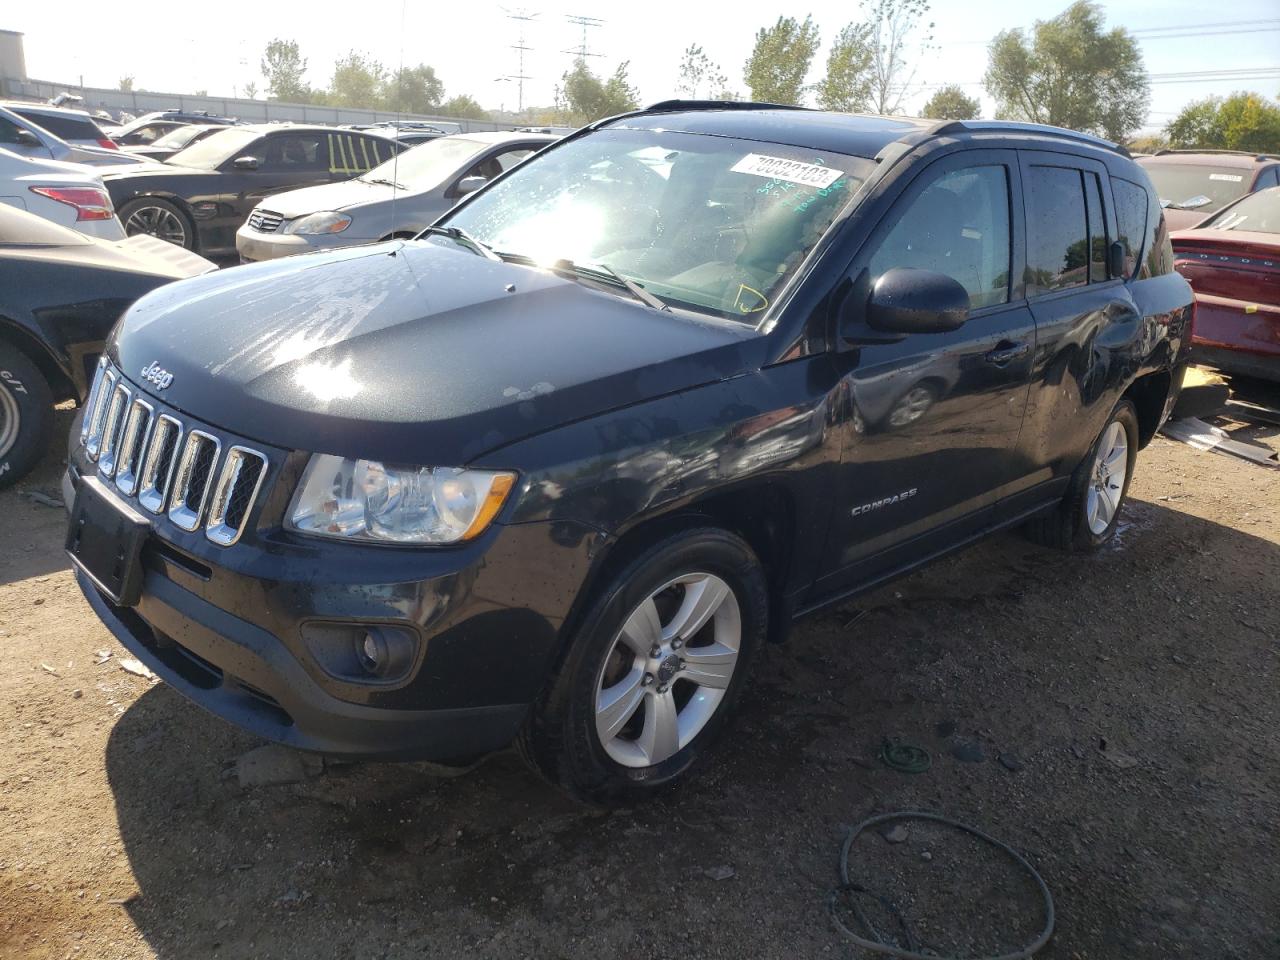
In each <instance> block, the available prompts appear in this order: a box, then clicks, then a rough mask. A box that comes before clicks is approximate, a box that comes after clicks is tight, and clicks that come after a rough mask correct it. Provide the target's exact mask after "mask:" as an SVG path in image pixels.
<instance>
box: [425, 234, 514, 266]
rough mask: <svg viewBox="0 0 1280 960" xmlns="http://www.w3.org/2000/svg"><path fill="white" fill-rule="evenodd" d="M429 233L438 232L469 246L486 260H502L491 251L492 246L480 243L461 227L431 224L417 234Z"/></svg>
mask: <svg viewBox="0 0 1280 960" xmlns="http://www.w3.org/2000/svg"><path fill="white" fill-rule="evenodd" d="M430 234H438V235H439V236H442V237H448V238H449V239H450V240H453V241H454V242H455V243H460V244H462V245H463V246H465V247H469V248H470V249H471V250H473V251H475V252H476V253H478V254H480V256H482V257H484V258H485V259H486V260H497V261H498V262H499V263H501V262H502V258H501V257H500V256H498V255H497V254H496V253H494V252H493V248H492V247H490V246H488V245H487V244H484V243H481V242H480V241H479V240H477V239H476V238H475V237H473V236H472V235H471V234H469V233H467V231H465V230H463V229H462V228H461V227H442V226H436V225H432V226H430V227H427V229H425V230H423V231H422V233H421V234H419V236H423V237H425V236H428V235H430Z"/></svg>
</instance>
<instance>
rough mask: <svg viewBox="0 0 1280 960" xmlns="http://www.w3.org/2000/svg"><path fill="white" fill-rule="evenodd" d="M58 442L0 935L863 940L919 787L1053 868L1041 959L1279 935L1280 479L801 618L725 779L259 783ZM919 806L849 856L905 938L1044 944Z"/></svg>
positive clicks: (17, 507) (985, 872)
mask: <svg viewBox="0 0 1280 960" xmlns="http://www.w3.org/2000/svg"><path fill="white" fill-rule="evenodd" d="M68 416H69V415H68V414H64V415H63V420H64V421H65V420H66V419H68ZM61 426H62V427H65V423H62V424H61ZM1248 432H1250V433H1252V435H1254V436H1255V437H1256V436H1261V437H1263V438H1264V439H1269V441H1270V442H1271V443H1272V444H1273V445H1275V444H1276V443H1277V441H1276V434H1277V431H1275V430H1270V431H1267V430H1258V429H1255V430H1252V431H1248ZM61 469H62V467H61V461H60V458H58V457H57V456H51V457H50V458H49V459H48V461H47V462H46V464H45V465H44V467H43V468H42V469H41V470H40V471H39V472H38V473H37V474H36V475H35V476H33V477H32V478H30V480H29V482H27V483H25V484H24V485H23V486H22V487H21V488H20V490H17V491H15V490H10V491H7V492H5V493H3V494H0V517H3V526H2V527H0V548H2V549H0V649H2V650H3V651H4V654H3V656H4V660H3V667H4V669H3V670H2V671H0V757H2V758H3V761H2V762H0V957H5V958H9V957H22V958H30V960H38V958H54V957H56V958H63V957H85V958H94V960H110V958H117V957H119V958H142V957H158V958H166V960H190V958H198V957H255V958H256V957H289V958H299V960H312V958H317V957H351V958H399V957H408V956H426V957H450V958H452V957H486V958H488V957H494V958H506V957H513V958H514V957H546V958H568V957H584V958H586V957H591V958H595V957H600V956H615V957H628V958H630V957H637V958H640V957H671V956H677V955H678V956H682V957H733V958H735V960H737V958H756V957H759V958H770V960H776V958H783V957H787V958H790V957H827V956H831V957H849V956H870V954H866V953H860V952H857V951H851V950H850V948H849V947H848V946H846V945H845V944H844V942H843V941H842V940H841V938H840V935H839V934H838V933H837V932H836V931H835V930H834V928H833V926H832V924H831V922H830V920H829V918H828V915H827V909H826V900H827V896H828V891H829V890H830V889H831V888H832V887H833V885H834V883H835V879H836V857H837V854H838V852H839V846H840V843H841V841H842V839H843V837H844V835H845V833H846V831H847V829H848V828H849V827H850V826H851V825H853V824H854V823H857V822H858V821H860V820H862V819H863V818H864V817H867V816H869V815H871V814H873V813H879V812H885V811H892V810H911V809H919V810H931V811H936V812H939V813H943V814H945V815H948V816H951V817H955V818H958V819H961V820H963V821H965V822H967V823H970V824H973V825H975V826H978V827H980V828H982V829H984V830H986V831H987V832H989V833H991V834H992V835H994V836H996V837H998V838H999V839H1001V840H1003V841H1005V842H1006V843H1008V844H1010V845H1011V846H1012V847H1014V848H1015V849H1016V850H1018V851H1019V852H1021V853H1023V854H1024V855H1025V856H1026V857H1027V858H1028V860H1029V861H1030V862H1031V863H1032V864H1033V865H1034V866H1035V867H1036V869H1038V870H1039V871H1040V873H1041V874H1042V875H1043V876H1044V879H1045V881H1046V882H1047V883H1048V886H1049V887H1050V889H1051V890H1052V892H1053V896H1054V898H1055V900H1056V905H1057V914H1058V916H1057V932H1056V934H1055V936H1054V938H1053V940H1052V942H1051V943H1050V944H1049V946H1048V947H1046V948H1045V950H1044V951H1043V952H1042V953H1041V954H1040V956H1042V957H1046V958H1064V960H1065V958H1072V960H1085V958H1104V960H1111V958H1115V960H1133V958H1153V960H1154V958H1159V960H1168V958H1181V957H1187V958H1191V957H1194V958H1207V957H1212V958H1223V960H1225V958H1275V957H1277V956H1280V868H1278V867H1277V863H1280V832H1278V831H1277V827H1276V825H1277V823H1280V738H1278V737H1277V735H1276V730H1277V729H1280V695H1278V694H1277V690H1276V681H1277V676H1278V671H1277V666H1278V665H1280V600H1278V597H1280V572H1278V571H1280V472H1277V471H1268V470H1266V469H1264V468H1260V467H1257V466H1254V465H1251V464H1248V463H1245V462H1243V461H1240V460H1235V459H1232V458H1229V457H1226V456H1221V455H1217V454H1210V453H1202V452H1197V451H1195V450H1192V449H1191V448H1189V447H1186V446H1182V445H1179V444H1175V443H1173V442H1171V441H1168V440H1164V439H1157V440H1156V441H1155V442H1154V443H1153V444H1152V446H1151V447H1150V448H1148V450H1147V451H1145V452H1144V453H1143V454H1142V455H1141V457H1140V459H1139V463H1138V472H1137V478H1136V480H1135V482H1134V486H1133V489H1132V492H1131V496H1132V500H1131V502H1130V504H1129V506H1128V508H1127V510H1126V512H1125V515H1124V528H1123V530H1122V532H1121V534H1120V536H1119V539H1118V542H1117V543H1116V544H1115V545H1113V546H1112V547H1110V548H1108V549H1107V550H1105V551H1103V552H1102V553H1100V554H1098V555H1096V556H1092V557H1087V558H1080V557H1070V556H1066V555H1063V554H1058V553H1054V552H1051V551H1047V550H1043V549H1040V548H1037V547H1034V546H1032V545H1030V544H1028V543H1026V542H1025V541H1023V540H1021V539H1019V538H1018V537H1017V536H1014V535H1009V536H1001V537H998V538H995V539H993V540H991V541H989V542H987V543H984V544H982V545H980V546H978V547H977V548H975V549H973V550H970V551H969V552H967V553H964V554H961V555H958V556H956V557H953V558H951V559H948V560H945V561H942V562H940V563H938V564H935V565H934V566H933V567H931V568H930V569H928V570H926V571H923V572H921V573H918V574H916V575H913V576H911V577H909V578H906V579H904V580H901V581H899V582H897V583H896V584H893V585H892V586H890V587H888V588H886V589H883V590H881V591H879V592H877V593H875V594H872V595H868V596H866V597H863V598H861V599H859V600H857V601H855V602H852V603H849V604H847V605H845V606H843V607H841V608H839V609H835V610H831V611H829V612H827V613H825V614H822V615H819V616H817V617H814V618H812V619H810V620H808V621H806V622H804V623H803V624H801V625H799V626H798V627H797V629H796V630H795V632H794V634H793V636H792V638H791V640H790V641H789V643H788V644H787V645H785V646H782V647H773V648H770V649H769V650H767V651H766V654H765V655H764V656H763V657H761V658H760V659H759V660H758V661H757V663H756V671H755V676H754V681H753V684H752V686H751V688H750V690H749V692H748V695H747V696H746V697H745V699H744V703H743V708H742V711H741V715H740V716H739V718H738V722H737V723H736V725H735V726H734V727H733V728H732V731H731V735H730V736H729V738H728V739H727V741H726V742H725V743H724V744H723V746H722V749H720V750H719V751H717V753H716V755H715V757H714V758H713V760H712V762H711V763H709V764H708V765H707V766H706V767H704V768H703V770H702V772H701V775H700V776H699V777H698V778H697V779H696V780H694V781H693V782H691V783H690V784H688V785H687V786H685V787H683V788H681V789H678V790H676V791H674V792H671V793H669V794H667V795H666V796H664V797H662V798H660V799H658V800H656V801H654V802H652V803H650V804H648V805H647V806H644V807H639V808H634V809H630V810H624V811H616V812H612V813H603V812H600V811H595V810H588V809H584V808H582V807H579V806H576V805H575V804H573V803H572V802H570V801H568V800H566V799H564V798H563V797H562V796H560V795H559V794H558V793H557V792H555V791H554V790H552V789H550V788H549V787H547V786H545V785H543V784H542V783H541V782H540V781H539V780H538V779H537V778H535V777H534V776H532V775H531V774H529V773H528V772H526V771H525V769H524V768H523V767H522V766H521V765H520V763H519V762H518V761H517V760H516V758H515V757H514V756H511V755H509V754H503V755H499V756H495V757H492V758H490V759H489V760H487V761H486V762H484V763H483V764H481V765H480V766H478V767H477V768H475V769H473V770H471V771H469V772H466V773H464V774H462V775H460V776H454V777H443V776H440V774H439V771H436V770H433V769H432V768H430V767H429V766H426V765H388V764H367V765H364V764H362V765H329V766H328V767H326V768H325V769H323V770H318V769H317V768H315V767H314V766H313V767H312V768H311V769H310V773H311V774H312V775H310V776H306V777H305V779H303V780H302V781H301V782H298V783H293V784H287V785H276V786H252V787H242V786H241V785H240V783H239V780H238V778H237V776H236V775H235V774H236V761H237V758H239V757H241V756H242V755H244V754H245V753H246V752H247V751H250V750H253V749H254V748H256V747H258V746H260V742H259V741H256V740H255V739H254V738H252V737H249V736H247V735H244V734H242V733H239V732H238V731H236V730H234V729H233V728H231V727H229V726H228V725H226V724H225V723H223V722H222V721H220V720H217V719H215V718H213V717H211V716H209V715H206V714H205V713H203V712H202V711H200V710H198V709H195V708H194V707H192V706H191V705H190V704H188V703H187V702H185V701H184V700H182V698H181V697H179V696H178V695H177V694H175V693H174V692H173V691H172V690H170V689H169V688H167V687H166V686H164V685H163V684H159V683H154V682H151V681H148V680H147V679H145V678H143V677H139V676H135V675H133V674H131V673H129V672H127V671H126V670H124V669H122V668H121V665H120V664H121V660H122V658H123V657H124V656H125V654H124V651H123V650H122V649H121V648H120V647H119V646H118V645H117V644H116V643H115V642H114V641H113V640H112V638H111V637H110V635H109V634H108V633H107V632H106V630H105V629H103V628H102V627H101V626H100V625H99V624H98V622H97V621H96V619H95V618H94V617H93V615H92V614H91V612H90V610H89V608H88V606H87V604H85V602H84V601H83V599H82V598H81V597H80V595H79V593H78V591H77V590H76V588H75V586H74V584H73V582H72V579H71V575H70V573H69V572H68V570H67V564H66V561H65V559H64V556H63V553H62V549H61V543H62V528H63V517H62V511H61V510H59V509H54V508H50V507H47V506H43V505H41V504H39V503H37V502H35V501H33V500H32V499H31V498H30V497H29V496H26V495H24V491H26V492H29V491H32V490H43V491H46V492H48V493H52V494H56V492H57V478H58V475H59V473H60V471H61ZM97 651H105V652H107V653H109V654H110V656H109V657H108V658H106V659H105V660H104V661H103V662H97V661H99V660H102V659H103V658H102V656H101V655H99V654H98V653H97ZM886 738H888V739H889V740H891V741H893V742H897V743H909V744H915V745H918V746H921V747H924V748H926V749H927V750H928V751H929V752H930V753H931V755H932V766H931V767H930V769H929V770H928V771H927V772H925V773H922V774H919V775H914V776H913V775H908V774H903V773H898V772H895V771H892V770H889V769H886V768H885V767H884V766H883V765H882V764H881V763H880V762H879V759H878V752H879V749H880V746H881V744H882V743H883V741H884V740H885V739H886ZM903 826H904V829H903V830H901V831H900V832H895V833H893V834H892V835H891V839H893V840H896V841H898V842H889V839H888V838H886V837H885V836H883V835H881V834H880V833H878V832H871V833H868V834H865V835H863V837H862V838H861V839H859V840H858V842H857V843H856V844H855V845H854V850H853V854H852V858H851V860H852V872H853V873H854V874H855V876H856V877H857V879H858V880H859V882H860V883H861V884H862V885H864V886H865V887H866V888H867V889H868V890H870V891H872V893H871V894H867V895H862V896H860V897H858V901H859V905H860V906H861V907H862V908H863V910H864V913H866V914H867V915H868V916H869V917H871V919H872V920H873V921H874V922H876V923H877V924H878V925H879V926H880V927H881V928H882V929H884V930H888V931H895V930H897V929H899V928H898V927H897V921H896V920H895V919H894V914H893V913H891V912H888V911H887V910H886V909H885V907H884V906H883V904H884V903H891V904H892V905H893V907H894V908H895V909H896V910H897V911H898V913H899V914H900V915H901V916H903V917H904V918H905V919H906V921H907V923H908V924H909V925H910V926H911V928H912V930H913V932H914V935H915V936H916V938H917V940H918V942H921V943H923V944H925V945H927V946H928V947H929V948H930V949H933V950H936V951H938V952H939V953H941V954H960V953H963V952H964V951H992V952H994V951H995V950H997V949H1000V948H1004V949H1009V948H1012V947H1014V946H1015V945H1017V944H1019V943H1022V942H1026V941H1028V940H1030V939H1031V938H1032V937H1034V936H1035V933H1036V931H1037V930H1038V929H1039V927H1040V925H1041V924H1042V922H1043V916H1042V914H1041V912H1040V906H1039V902H1038V900H1037V897H1036V893H1035V890H1034V888H1033V887H1032V886H1031V885H1030V882H1029V881H1028V880H1027V879H1026V878H1025V877H1024V876H1023V875H1021V874H1019V873H1018V871H1017V868H1016V867H1015V866H1013V865H1012V864H1011V863H1010V862H1009V861H1008V860H1007V859H1004V858H1002V857H1001V856H1000V855H999V854H997V853H993V852H992V851H991V850H989V849H988V848H985V847H983V846H982V845H981V844H979V843H977V842H976V841H974V840H972V839H971V838H968V837H965V836H963V835H958V834H956V833H954V832H950V831H947V830H945V829H943V828H939V827H935V826H928V825H923V824H918V823H916V824H911V823H908V824H904V825H903ZM837 909H838V910H839V911H840V912H841V915H842V916H845V917H846V918H847V917H848V911H849V906H848V904H847V902H844V901H842V902H841V903H840V905H839V906H838V907H837ZM849 922H853V921H851V920H850V921H849Z"/></svg>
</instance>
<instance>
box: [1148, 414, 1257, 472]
mask: <svg viewBox="0 0 1280 960" xmlns="http://www.w3.org/2000/svg"><path fill="white" fill-rule="evenodd" d="M1160 432H1161V433H1163V434H1164V435H1165V436H1166V437H1169V438H1170V439H1173V440H1180V441H1182V442H1183V443H1185V444H1188V445H1189V446H1192V447H1195V448H1196V449H1197V450H1212V451H1214V452H1215V453H1225V454H1229V455H1230V456H1233V457H1239V458H1240V459H1242V460H1248V461H1250V462H1251V463H1256V464H1258V465H1259V466H1263V467H1271V468H1273V469H1280V459H1277V455H1276V453H1275V451H1274V450H1271V449H1269V448H1267V447H1263V446H1260V445H1258V444H1253V443H1245V442H1244V441H1242V440H1236V439H1235V438H1234V437H1232V436H1231V434H1229V433H1227V431H1225V430H1223V429H1222V428H1221V427H1215V426H1213V425H1212V424H1208V423H1205V422H1204V421H1203V420H1200V419H1197V418H1196V417H1187V418H1186V419H1185V420H1170V421H1168V422H1167V423H1166V424H1165V425H1164V426H1163V427H1161V428H1160Z"/></svg>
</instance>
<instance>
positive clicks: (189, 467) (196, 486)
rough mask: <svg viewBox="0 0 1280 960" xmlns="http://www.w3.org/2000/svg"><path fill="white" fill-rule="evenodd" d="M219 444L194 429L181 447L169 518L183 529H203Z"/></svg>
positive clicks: (170, 500) (175, 472)
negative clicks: (202, 517)
mask: <svg viewBox="0 0 1280 960" xmlns="http://www.w3.org/2000/svg"><path fill="white" fill-rule="evenodd" d="M219 446H220V444H219V443H218V440H217V438H216V437H213V436H210V435H209V434H207V433H205V432H204V431H203V430H192V431H191V432H190V433H188V434H187V442H186V444H184V445H183V447H182V456H181V457H179V458H178V466H177V468H176V469H175V471H174V475H173V494H172V496H171V497H170V498H169V519H170V520H172V521H173V522H174V523H175V524H177V525H178V526H179V527H181V528H182V529H183V530H194V529H195V528H196V527H198V526H200V517H201V516H202V515H203V513H204V506H205V501H206V500H207V499H208V497H209V487H210V486H211V485H212V483H213V465H214V464H215V463H217V462H218V448H219Z"/></svg>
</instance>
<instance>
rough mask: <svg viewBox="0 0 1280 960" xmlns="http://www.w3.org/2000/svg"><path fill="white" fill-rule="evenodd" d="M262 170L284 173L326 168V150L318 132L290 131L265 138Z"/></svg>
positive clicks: (327, 163)
mask: <svg viewBox="0 0 1280 960" xmlns="http://www.w3.org/2000/svg"><path fill="white" fill-rule="evenodd" d="M262 167H263V169H264V170H270V171H273V172H280V173H284V172H287V171H293V170H298V171H302V170H327V169H328V167H329V157H328V151H327V150H326V149H324V138H323V137H322V136H321V135H320V134H318V133H306V134H298V133H290V134H280V135H277V136H274V137H268V138H267V150H266V158H265V159H264V160H263V163H262Z"/></svg>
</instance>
